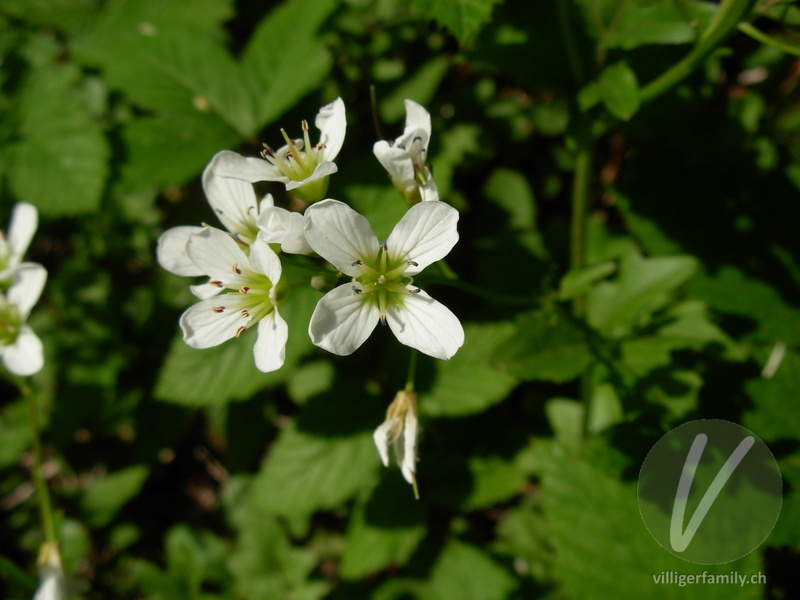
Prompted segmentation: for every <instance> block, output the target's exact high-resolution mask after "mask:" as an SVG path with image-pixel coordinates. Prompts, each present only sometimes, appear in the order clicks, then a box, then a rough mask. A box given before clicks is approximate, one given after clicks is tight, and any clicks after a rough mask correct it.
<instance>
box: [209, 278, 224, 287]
mask: <svg viewBox="0 0 800 600" xmlns="http://www.w3.org/2000/svg"><path fill="white" fill-rule="evenodd" d="M208 284H209V285H215V286H217V287H218V288H221V287H225V286H224V285H223V284H222V282H221V281H216V280H214V281H209V282H208Z"/></svg>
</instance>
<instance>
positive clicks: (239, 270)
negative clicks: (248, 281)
mask: <svg viewBox="0 0 800 600" xmlns="http://www.w3.org/2000/svg"><path fill="white" fill-rule="evenodd" d="M231 269H232V270H233V272H234V273H236V274H237V275H241V274H242V270H241V269H240V268H239V263H233V266H232V267H231Z"/></svg>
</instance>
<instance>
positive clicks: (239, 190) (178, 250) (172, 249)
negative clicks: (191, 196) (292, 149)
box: [156, 150, 274, 277]
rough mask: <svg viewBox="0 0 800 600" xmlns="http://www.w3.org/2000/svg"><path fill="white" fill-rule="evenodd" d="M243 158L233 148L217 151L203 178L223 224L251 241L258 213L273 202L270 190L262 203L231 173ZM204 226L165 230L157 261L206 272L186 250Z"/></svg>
mask: <svg viewBox="0 0 800 600" xmlns="http://www.w3.org/2000/svg"><path fill="white" fill-rule="evenodd" d="M242 160H245V159H244V157H242V156H240V155H238V154H236V152H231V151H230V150H223V151H222V152H217V154H215V155H214V157H213V158H212V159H211V162H210V163H208V166H207V167H206V168H205V170H204V171H203V177H202V182H203V190H204V191H205V194H206V198H207V199H208V203H209V204H210V205H211V208H212V209H213V210H214V213H215V214H216V215H217V218H219V220H220V222H221V223H222V225H223V226H224V227H225V228H226V229H227V230H228V231H229V232H230V233H231V235H233V236H234V237H235V238H236V239H237V240H238V241H240V242H242V243H243V244H251V243H253V241H254V240H255V239H256V237H257V236H258V231H259V230H258V216H259V213H260V212H261V211H262V210H264V209H265V208H266V207H271V206H273V204H274V202H273V200H272V196H270V195H269V194H267V195H266V196H265V197H264V198H263V199H262V200H261V202H260V204H259V202H258V199H257V198H256V193H255V191H254V190H253V185H252V183H251V182H249V181H245V180H243V179H241V178H238V177H236V176H234V175H231V174H230V173H231V172H235V171H236V169H237V165H239V164H240V162H241V161H242ZM252 160H258V161H260V162H263V161H261V159H252ZM202 230H203V227H200V226H192V225H184V226H180V227H173V228H172V229H168V230H167V231H165V232H164V233H162V234H161V235H160V236H159V238H158V246H157V249H156V255H157V257H158V263H159V264H160V265H161V266H162V267H163V268H164V269H166V270H167V271H169V272H170V273H174V274H175V275H181V276H183V277H194V276H197V275H203V273H202V272H201V271H199V270H198V268H197V267H196V266H195V265H194V263H193V262H192V261H191V260H190V259H189V257H188V256H187V254H186V244H187V242H188V241H189V238H190V237H191V236H193V235H194V234H196V233H200V232H201V231H202Z"/></svg>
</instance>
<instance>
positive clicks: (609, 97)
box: [597, 61, 641, 121]
mask: <svg viewBox="0 0 800 600" xmlns="http://www.w3.org/2000/svg"><path fill="white" fill-rule="evenodd" d="M597 91H598V94H599V95H600V99H601V100H602V101H603V104H605V107H606V108H607V109H608V112H610V113H611V114H612V115H614V116H615V117H618V118H620V119H622V120H624V121H627V120H628V119H630V118H631V117H632V116H633V115H634V113H636V111H637V110H639V105H640V104H641V100H640V99H639V84H638V82H637V80H636V73H634V72H633V70H632V69H631V68H630V67H629V66H628V64H627V63H626V62H624V61H621V62H618V63H615V64H613V65H610V66H608V67H606V68H605V69H603V72H602V73H600V77H599V79H598V80H597Z"/></svg>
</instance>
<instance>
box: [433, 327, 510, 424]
mask: <svg viewBox="0 0 800 600" xmlns="http://www.w3.org/2000/svg"><path fill="white" fill-rule="evenodd" d="M514 329H515V328H514V325H512V324H511V323H503V322H500V323H494V324H485V325H478V324H471V323H468V324H466V325H465V327H464V335H465V341H464V346H463V347H462V348H461V349H460V350H459V351H458V352H457V353H456V355H455V356H454V357H453V358H451V359H450V360H448V361H437V362H436V366H435V369H436V371H435V375H434V380H433V385H432V386H431V388H430V389H428V390H421V391H420V399H419V409H420V413H421V414H423V415H426V416H428V417H437V416H448V417H456V416H465V415H470V414H475V413H479V412H482V411H484V410H486V409H487V408H489V407H490V406H492V405H494V404H496V403H498V402H500V401H502V400H503V398H505V397H506V396H507V395H508V393H509V392H510V391H511V390H512V389H513V388H514V386H515V385H516V383H517V380H516V378H515V377H513V376H512V375H510V374H509V373H507V372H503V371H500V370H498V369H497V367H495V366H493V365H492V364H491V363H490V357H491V356H492V354H494V353H495V352H496V351H497V350H498V349H499V348H501V347H502V346H503V344H504V343H505V341H506V340H507V339H508V337H509V336H510V335H511V334H512V333H513V332H514Z"/></svg>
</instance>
